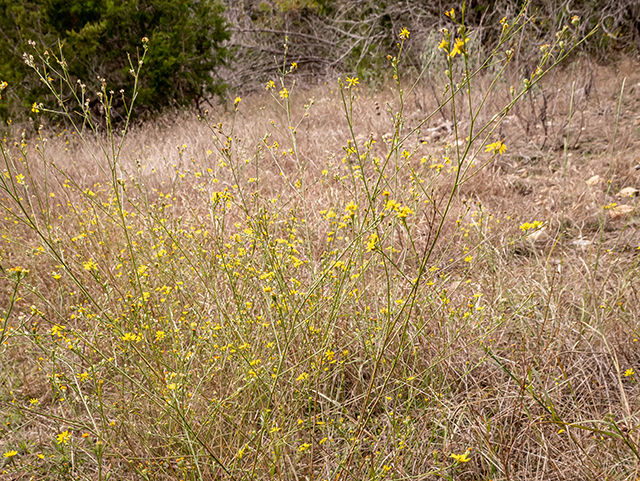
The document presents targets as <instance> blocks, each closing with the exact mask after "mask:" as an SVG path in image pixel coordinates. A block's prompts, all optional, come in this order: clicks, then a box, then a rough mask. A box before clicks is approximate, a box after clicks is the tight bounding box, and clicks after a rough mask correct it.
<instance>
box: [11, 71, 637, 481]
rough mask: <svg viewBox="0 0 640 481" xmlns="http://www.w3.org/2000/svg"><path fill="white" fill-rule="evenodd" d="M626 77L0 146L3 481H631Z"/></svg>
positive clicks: (318, 99) (572, 74)
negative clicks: (516, 95)
mask: <svg viewBox="0 0 640 481" xmlns="http://www.w3.org/2000/svg"><path fill="white" fill-rule="evenodd" d="M638 72H640V69H639V68H638V64H637V62H636V61H635V60H625V61H621V62H618V63H616V64H613V65H611V66H607V67H600V66H595V65H590V64H587V63H585V62H576V63H575V64H574V65H572V66H565V67H564V69H563V70H556V71H552V73H550V74H549V75H548V76H547V77H546V78H545V79H544V81H543V82H542V83H540V84H537V85H536V87H535V88H534V89H533V90H532V91H531V93H530V94H527V95H526V96H524V97H523V99H522V101H521V102H520V103H519V104H517V105H516V106H515V107H514V108H512V109H511V111H510V112H509V115H508V116H507V117H506V118H505V119H504V121H503V122H502V124H501V125H500V126H499V127H498V130H496V131H495V132H494V134H493V135H492V136H491V137H490V139H489V140H488V142H486V143H489V142H495V141H496V140H504V142H505V144H506V145H507V151H506V152H505V153H504V155H493V154H492V153H491V152H485V149H484V145H485V141H484V139H483V138H480V139H477V140H475V141H474V143H473V147H472V148H473V149H477V155H476V156H475V157H473V158H470V157H467V164H465V165H468V164H469V163H470V162H471V161H472V162H473V163H474V167H470V168H469V170H467V171H466V173H465V174H464V176H463V177H461V178H460V179H458V181H456V180H455V177H456V171H455V169H453V167H454V166H455V165H456V159H457V153H456V149H457V147H458V145H460V146H461V147H464V146H466V142H465V140H464V139H465V136H466V135H468V132H469V129H470V122H469V117H468V115H467V116H465V114H464V112H465V104H464V101H461V103H459V104H458V105H457V107H456V109H457V123H456V125H457V128H458V134H457V137H456V133H455V131H453V130H447V129H446V128H444V129H443V128H441V129H440V130H435V129H436V128H437V127H438V126H441V125H443V122H444V120H445V119H446V120H447V121H451V120H453V118H452V110H451V108H450V104H448V105H447V106H445V107H444V108H443V109H442V111H441V112H437V107H438V105H437V103H436V102H437V101H438V99H437V98H436V96H435V95H434V94H433V92H434V90H433V89H432V88H431V86H430V84H427V83H426V82H419V83H418V84H417V86H416V88H415V90H414V91H413V92H412V93H411V94H410V95H408V96H407V95H406V94H405V98H404V100H403V101H400V100H399V96H398V90H397V86H395V87H388V88H387V89H386V90H384V91H382V92H379V93H371V92H369V91H368V90H367V89H366V88H365V87H361V86H354V87H352V88H351V89H350V90H349V89H346V88H345V89H343V90H342V92H344V95H345V96H346V97H347V101H346V110H347V112H348V116H347V117H348V118H350V119H351V122H347V120H346V117H345V114H344V110H345V106H344V105H343V100H342V99H343V97H342V96H341V90H340V89H339V88H338V87H337V85H336V82H330V83H329V85H327V86H325V87H318V88H315V89H308V90H303V89H292V92H291V95H290V97H289V98H288V99H287V101H286V102H281V104H282V105H283V106H284V108H281V107H279V106H278V105H277V101H279V100H280V97H279V96H278V93H277V91H276V92H275V98H272V97H271V96H270V95H269V94H261V95H255V96H252V97H250V98H245V99H243V100H242V101H241V102H240V103H239V105H238V109H237V111H235V110H233V111H230V112H223V111H222V110H219V111H216V112H210V113H209V114H208V116H207V117H206V118H205V119H201V120H197V119H195V118H194V116H193V115H192V114H189V113H185V114H181V115H179V116H176V117H167V118H165V119H161V120H159V121H157V122H155V123H153V124H145V125H142V126H140V127H135V128H132V129H131V131H130V132H128V134H127V136H126V140H125V143H124V146H123V148H122V150H121V153H120V155H119V156H117V157H114V154H113V152H117V150H108V149H109V148H110V147H107V154H106V155H103V154H100V153H99V152H100V150H101V147H100V143H102V145H103V146H104V145H107V146H109V143H108V141H107V139H105V137H104V135H103V134H101V135H100V136H99V137H98V139H97V140H96V139H92V137H91V136H90V135H88V136H87V135H83V136H81V135H79V133H78V132H76V131H73V130H71V129H68V130H67V131H65V132H63V133H60V134H58V133H56V132H57V129H53V128H52V129H50V130H47V129H45V130H43V131H42V133H41V136H40V137H39V138H38V139H25V140H24V145H23V146H22V147H19V146H17V147H14V146H11V142H5V143H4V149H5V157H4V158H5V160H6V165H5V167H4V171H5V172H8V173H9V176H8V177H7V176H5V180H4V182H5V184H4V186H5V187H4V189H3V192H2V197H3V202H4V204H3V205H4V207H5V209H4V213H3V219H1V220H0V222H1V224H0V225H1V227H0V228H1V230H2V236H3V241H2V245H1V246H0V249H1V250H0V265H1V266H2V268H3V276H4V277H3V278H4V281H3V284H2V292H1V293H0V296H1V303H2V305H3V306H11V307H5V310H4V317H3V318H4V319H6V320H7V323H6V325H5V327H6V329H5V330H4V331H3V334H2V336H3V338H2V341H3V342H4V344H3V347H2V351H0V363H1V369H2V373H3V382H2V385H1V386H0V406H1V407H0V409H1V412H2V416H3V419H2V421H3V428H2V438H1V440H0V450H1V451H2V452H3V453H10V452H11V451H12V450H15V451H16V452H17V454H16V455H15V456H9V457H5V458H4V459H5V466H4V468H3V469H4V475H3V476H4V478H3V479H16V480H17V479H29V477H30V476H33V477H34V479H158V480H163V479H312V478H313V479H338V478H340V479H354V480H360V479H383V478H386V479H409V478H410V479H436V478H444V479H451V480H452V479H459V480H487V479H492V480H503V479H526V480H534V479H544V480H550V479H621V480H622V479H636V478H637V477H638V476H639V475H640V473H639V472H638V466H639V462H638V461H639V459H640V455H639V440H640V438H639V433H638V430H637V427H638V422H639V421H638V418H639V413H640V403H639V400H640V392H639V391H640V390H639V388H638V382H637V376H638V374H635V372H637V371H638V370H639V369H640V351H639V349H640V348H639V347H638V346H639V345H640V341H638V336H639V335H640V324H639V320H638V314H637V312H638V310H639V308H640V302H639V300H638V292H637V290H638V288H637V286H638V283H637V278H638V274H639V273H638V259H639V257H638V252H640V251H638V246H639V245H640V238H639V235H638V226H640V223H639V221H638V217H637V215H638V211H637V197H634V198H631V197H628V198H627V197H617V196H616V194H617V193H618V192H619V191H620V190H621V189H622V188H624V187H635V188H639V187H640V174H639V172H640V171H637V170H634V169H633V167H634V166H635V165H636V164H637V163H638V162H639V159H638V157H637V156H638V152H639V150H638V121H637V118H638V115H639V114H640V109H638V107H639V105H638V101H639V100H640V74H638ZM622 77H625V78H626V80H625V83H624V85H625V88H624V90H623V91H622V95H621V97H620V93H621V86H622V85H621V84H622ZM491 80H492V77H491V76H490V74H487V75H485V76H483V77H481V78H478V79H477V83H475V84H474V90H473V91H472V95H473V96H472V104H473V105H476V106H477V105H478V104H477V102H478V99H480V97H481V94H482V92H483V91H484V92H486V91H487V89H488V86H489V85H490V82H491ZM574 81H575V84H574V83H573V82H574ZM510 85H511V82H506V81H504V82H502V83H500V84H498V87H497V88H496V89H495V91H493V92H492V93H490V95H489V96H488V98H487V101H486V105H487V107H486V110H483V111H482V113H481V115H480V116H479V117H478V119H477V121H476V122H477V123H478V124H479V125H482V124H484V123H485V122H488V121H489V120H490V119H491V117H492V116H493V115H494V114H495V113H496V112H498V111H499V110H500V109H501V108H502V107H503V106H504V105H505V104H506V103H508V102H509V100H510V95H511V94H510V93H509V87H510ZM516 85H518V84H516ZM402 86H403V88H405V89H406V90H407V91H408V87H405V85H404V80H403V84H402ZM289 89H290V90H291V87H290V86H289ZM435 91H437V92H442V88H441V87H439V88H437V89H435ZM572 92H573V107H572V109H573V112H574V113H573V115H572V116H571V121H570V125H569V118H570V115H569V111H570V108H569V107H570V105H571V98H572ZM350 94H353V106H352V107H351V103H350V101H349V100H348V98H349V96H350ZM438 95H439V94H438ZM619 98H621V104H620V105H621V108H620V109H618V100H619ZM310 100H313V104H311V101H310ZM440 100H442V99H440ZM545 102H546V107H544V105H545ZM545 108H546V110H544V109H545ZM618 110H619V112H620V113H619V115H618V114H617V112H618ZM307 111H308V113H309V116H308V117H307V116H305V112H307ZM434 111H436V114H435V115H433V116H432V117H431V119H429V120H428V121H427V122H425V123H424V124H423V125H422V126H421V127H420V130H421V131H420V132H413V133H410V132H411V129H412V128H413V127H416V126H417V125H419V124H420V122H421V121H422V120H423V119H425V118H426V117H427V114H426V112H434ZM543 111H544V115H542V114H541V112H543ZM398 112H402V115H401V116H398V117H394V116H395V115H396V113H398ZM461 112H462V113H461ZM400 118H403V119H404V120H402V121H398V119H400ZM299 119H301V122H300V124H298V120H299ZM394 119H395V120H394ZM272 121H273V123H272ZM394 122H395V125H394ZM616 125H617V127H616ZM350 126H351V127H352V128H353V131H351V127H350ZM290 127H292V128H291V129H290ZM294 129H295V134H294V135H293V136H292V135H291V134H290V131H293V130H294ZM395 129H399V132H400V133H401V134H402V132H404V133H405V135H406V134H409V135H406V137H404V135H400V136H399V137H398V136H394V130H395ZM429 129H434V130H429ZM85 134H86V132H85ZM267 135H269V136H267ZM81 137H82V138H84V139H85V141H84V143H83V141H82V140H81ZM10 138H16V136H15V133H13V134H12V135H11V136H10ZM427 138H428V139H429V142H428V143H423V142H421V140H425V139H427ZM565 138H567V140H566V143H565V140H564V139H565ZM294 139H295V144H294V143H293V140H294ZM400 139H404V140H403V142H400ZM45 140H46V142H45ZM265 140H266V142H265ZM457 141H460V144H458V142H457ZM274 142H277V144H278V147H277V148H276V147H275V146H274ZM354 145H357V153H355V152H354V150H353V149H354ZM565 145H566V149H565ZM350 149H351V150H350ZM405 152H406V153H405ZM94 156H95V158H94ZM446 157H448V158H449V159H450V161H449V162H447V161H446ZM376 158H377V159H379V160H376ZM358 159H360V160H361V161H362V163H361V165H360V167H358V165H359V164H360V161H359V160H358ZM385 159H386V160H388V163H387V164H386V165H385ZM19 174H23V175H24V176H25V177H24V180H22V181H21V182H23V184H20V183H17V181H16V179H17V177H16V175H19ZM596 175H598V176H599V177H600V179H601V180H598V179H594V176H596ZM6 179H9V180H6ZM11 179H13V183H11ZM467 179H468V180H467ZM590 179H591V182H590V184H591V185H590V184H589V183H587V181H588V180H590ZM454 185H455V186H456V190H455V192H454V193H453V195H452V196H451V200H450V201H449V198H450V194H451V191H452V188H453V186H454ZM26 186H28V187H26ZM12 195H14V196H15V197H11V196H12ZM5 199H6V200H5ZM390 201H395V203H396V206H395V207H394V206H393V203H392V202H390ZM612 202H615V203H617V204H618V205H617V206H612V205H611V203H612ZM622 204H624V205H628V206H631V208H632V209H631V211H630V212H628V213H624V214H623V213H621V212H622V211H621V210H620V205H622ZM447 206H449V207H448V212H447V211H446V210H445V209H447ZM605 206H607V208H605ZM404 207H408V208H409V212H407V211H404V214H406V216H403V215H404V214H403V208H404ZM534 221H539V222H542V223H544V225H543V226H542V227H534V228H531V229H529V230H526V224H525V223H533V222H534ZM439 228H440V229H441V230H440V231H439V233H438V229H439ZM374 234H375V236H376V237H373V236H374ZM18 266H20V269H17V267H18ZM12 269H13V270H12ZM21 269H27V270H28V271H29V272H28V274H26V273H24V271H23V270H21ZM25 275H26V277H25ZM415 279H418V281H417V282H415ZM61 433H68V436H69V437H68V438H65V437H64V436H63V437H60V436H61ZM467 450H470V451H469V453H470V456H469V461H468V462H458V461H456V460H455V459H454V458H452V457H451V454H457V455H462V454H463V453H465V452H466V451H467ZM463 461H464V459H463Z"/></svg>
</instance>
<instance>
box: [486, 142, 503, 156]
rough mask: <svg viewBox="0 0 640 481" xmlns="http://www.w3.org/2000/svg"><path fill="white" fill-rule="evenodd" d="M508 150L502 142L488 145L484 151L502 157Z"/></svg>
mask: <svg viewBox="0 0 640 481" xmlns="http://www.w3.org/2000/svg"><path fill="white" fill-rule="evenodd" d="M506 150H507V146H506V145H505V144H504V143H503V142H502V141H501V140H498V141H497V142H494V143H493V144H489V145H487V146H486V147H485V149H484V151H485V152H493V153H494V154H500V155H502V154H504V153H505V151H506Z"/></svg>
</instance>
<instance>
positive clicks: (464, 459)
mask: <svg viewBox="0 0 640 481" xmlns="http://www.w3.org/2000/svg"><path fill="white" fill-rule="evenodd" d="M450 457H452V458H453V459H455V460H456V461H457V462H458V463H468V462H469V461H470V460H471V459H470V458H469V450H466V451H465V452H464V454H453V453H452V454H451V456H450Z"/></svg>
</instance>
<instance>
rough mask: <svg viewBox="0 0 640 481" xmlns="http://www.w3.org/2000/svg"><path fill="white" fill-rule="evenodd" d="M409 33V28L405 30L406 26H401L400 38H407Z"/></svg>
mask: <svg viewBox="0 0 640 481" xmlns="http://www.w3.org/2000/svg"><path fill="white" fill-rule="evenodd" d="M410 34H411V32H410V31H409V30H407V29H406V28H404V27H403V28H402V30H400V35H399V37H400V38H401V39H402V40H407V39H408V38H409V35H410Z"/></svg>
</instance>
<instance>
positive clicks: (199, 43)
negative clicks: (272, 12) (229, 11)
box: [0, 0, 229, 120]
mask: <svg viewBox="0 0 640 481" xmlns="http://www.w3.org/2000/svg"><path fill="white" fill-rule="evenodd" d="M222 12H223V7H222V5H221V4H220V3H219V2H218V1H217V0H202V1H194V0H186V1H182V2H175V1H171V0H139V1H135V0H129V1H125V2H114V1H112V0H89V1H86V0H17V1H16V0H11V1H9V0H0V30H1V31H2V32H3V34H2V35H1V36H0V80H2V81H5V82H7V84H8V87H7V89H6V91H5V95H4V96H5V97H6V99H7V102H6V103H3V105H2V106H0V109H2V110H0V117H2V118H3V119H4V120H7V119H8V118H9V116H10V115H12V111H15V110H17V109H18V108H23V107H24V106H29V105H32V103H33V102H35V101H41V100H43V95H44V94H45V93H46V92H48V89H47V88H46V86H44V85H42V82H41V81H40V80H39V79H37V78H36V77H34V76H33V74H32V70H31V69H29V68H28V67H27V66H26V65H25V64H24V61H23V54H24V52H30V51H31V50H32V49H31V47H30V46H29V44H28V42H29V41H30V40H32V41H35V42H36V43H38V44H40V45H43V46H44V47H45V48H47V49H49V51H50V53H51V54H52V55H55V56H57V57H61V55H60V54H61V53H63V54H64V57H65V58H66V59H67V60H68V65H69V70H68V73H69V74H70V75H71V77H72V78H76V79H80V80H81V81H82V82H83V83H85V84H86V85H87V86H88V87H89V91H92V90H98V89H97V88H96V89H92V88H91V87H92V86H94V85H95V86H96V87H97V86H98V85H99V84H100V82H99V80H98V79H99V78H102V79H104V80H105V81H106V83H107V85H108V88H109V89H110V90H114V91H115V92H118V91H120V90H124V91H125V95H131V94H132V93H133V86H134V77H133V76H132V75H131V74H130V70H131V69H132V68H135V67H136V66H137V62H138V60H139V49H140V47H141V40H142V38H143V37H147V38H148V39H149V41H148V55H147V57H146V60H145V67H144V69H143V71H144V76H143V81H142V84H141V85H139V86H138V87H139V93H138V99H137V101H136V103H137V104H138V106H139V108H142V109H150V108H153V109H159V108H162V107H164V106H167V105H175V104H179V105H184V104H188V103H190V102H194V101H195V102H198V101H199V99H200V98H202V97H204V96H206V95H209V94H220V93H222V92H223V91H224V89H225V85H224V83H223V82H222V81H221V80H220V79H219V77H217V76H216V75H215V72H216V69H217V68H218V67H219V66H221V65H222V64H224V63H225V61H226V59H227V58H228V56H229V51H228V49H227V48H226V46H225V41H226V40H228V39H229V31H228V27H227V24H226V22H225V20H224V18H223V16H222ZM60 49H61V50H62V52H60ZM51 74H52V77H53V80H54V81H55V80H56V79H55V72H51ZM67 97H71V95H70V92H67ZM91 100H93V99H91Z"/></svg>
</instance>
